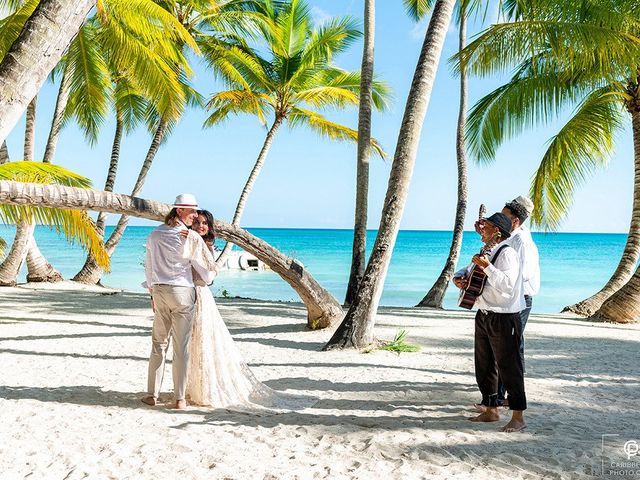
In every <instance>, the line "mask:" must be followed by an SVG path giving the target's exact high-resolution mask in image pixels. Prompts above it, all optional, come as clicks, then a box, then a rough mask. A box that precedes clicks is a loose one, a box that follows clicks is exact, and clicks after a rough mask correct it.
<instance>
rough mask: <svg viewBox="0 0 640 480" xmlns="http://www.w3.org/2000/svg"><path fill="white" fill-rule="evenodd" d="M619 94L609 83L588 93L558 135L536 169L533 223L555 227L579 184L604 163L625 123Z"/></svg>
mask: <svg viewBox="0 0 640 480" xmlns="http://www.w3.org/2000/svg"><path fill="white" fill-rule="evenodd" d="M623 121H624V117H623V110H622V102H621V97H620V94H619V93H617V92H616V89H615V88H614V87H613V86H607V87H605V88H602V89H599V90H596V91H594V92H593V93H591V94H590V95H588V96H587V97H586V98H585V100H584V101H583V102H582V104H581V105H580V106H579V107H578V109H577V111H576V113H575V115H573V117H572V118H571V119H570V120H569V121H568V122H567V123H566V124H565V125H564V126H563V127H562V129H561V130H560V132H558V134H557V135H555V136H554V137H553V138H552V139H551V141H550V143H549V148H548V149H547V151H546V153H545V155H544V157H543V159H542V161H541V162H540V166H539V167H538V170H537V171H536V174H535V176H534V179H533V183H532V186H531V192H530V193H531V198H532V200H533V202H534V204H535V205H536V209H535V210H534V212H533V215H532V217H531V222H532V224H533V225H538V226H542V227H544V228H546V229H555V228H557V227H558V225H559V223H560V222H561V220H562V219H563V218H564V216H565V215H566V213H567V211H568V209H569V208H570V206H571V204H572V200H573V192H574V191H575V189H576V187H577V186H578V185H580V184H582V183H583V182H584V180H585V179H586V178H587V176H588V175H589V174H591V173H592V172H593V170H594V169H597V168H602V167H605V166H606V165H607V163H608V160H609V157H610V155H611V153H612V152H613V148H614V133H615V131H616V130H618V129H620V128H621V127H622V125H623Z"/></svg>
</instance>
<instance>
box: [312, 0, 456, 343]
mask: <svg viewBox="0 0 640 480" xmlns="http://www.w3.org/2000/svg"><path fill="white" fill-rule="evenodd" d="M454 3H455V0H437V1H436V4H435V6H434V8H433V13H432V15H431V19H430V21H429V27H428V29H427V33H426V35H425V39H424V43H423V44H422V51H421V52H420V57H419V59H418V64H417V65H416V71H415V74H414V77H413V82H412V84H411V89H410V91H409V95H408V97H407V104H406V106H405V111H404V117H403V119H402V125H401V126H400V132H399V134H398V142H397V145H396V151H395V154H394V158H393V164H392V166H391V173H390V177H389V185H388V187H387V194H386V196H385V200H384V206H383V209H382V216H381V219H380V226H379V228H378V235H377V236H376V240H375V243H374V245H373V251H372V252H371V256H370V257H369V262H368V264H367V268H366V270H365V274H364V277H363V278H362V281H361V283H360V287H359V288H358V292H357V294H356V298H355V300H354V302H353V303H352V304H351V307H350V308H349V311H348V312H347V314H346V316H345V317H344V319H343V321H342V323H341V324H340V326H339V327H338V329H337V330H336V331H335V333H334V334H333V336H332V337H331V339H330V340H329V342H328V343H327V344H326V345H325V347H324V349H325V350H331V349H334V348H363V347H366V346H368V345H371V344H372V343H373V342H374V336H373V326H374V323H375V315H376V312H377V309H378V305H379V303H380V297H381V295H382V288H383V286H384V280H385V278H386V274H387V269H388V267H389V262H390V260H391V254H392V252H393V247H394V245H395V241H396V238H397V236H398V230H399V228H400V220H401V219H402V213H403V211H404V206H405V203H406V199H407V194H408V190H409V184H410V183H411V176H412V174H413V167H414V165H415V160H416V154H417V150H418V143H419V141H420V134H421V132H422V126H423V123H424V118H425V115H426V112H427V108H428V106H429V100H430V98H431V90H432V87H433V83H434V81H435V76H436V70H437V68H438V64H439V62H440V55H441V53H442V47H443V45H444V40H445V36H446V33H447V29H448V27H449V23H450V21H451V14H452V11H453V5H454Z"/></svg>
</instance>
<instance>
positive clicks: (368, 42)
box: [344, 0, 376, 307]
mask: <svg viewBox="0 0 640 480" xmlns="http://www.w3.org/2000/svg"><path fill="white" fill-rule="evenodd" d="M375 17H376V15H375V0H365V3H364V46H363V50H362V67H361V70H360V71H361V73H360V105H359V113H358V161H357V169H356V212H355V221H354V226H353V249H352V253H351V273H350V274H349V284H348V285H347V294H346V295H345V299H344V304H345V306H347V307H348V306H349V305H351V303H352V302H353V299H354V298H355V296H356V292H357V290H358V285H360V280H361V279H362V276H363V275H364V265H365V258H366V247H367V210H368V200H369V156H370V152H371V93H372V85H371V84H372V81H373V61H374V45H375V21H376V19H375Z"/></svg>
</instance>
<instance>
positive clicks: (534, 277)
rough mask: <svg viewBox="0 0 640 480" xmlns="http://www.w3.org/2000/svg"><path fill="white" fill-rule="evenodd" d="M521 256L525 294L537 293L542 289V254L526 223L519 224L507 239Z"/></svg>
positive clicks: (508, 243)
mask: <svg viewBox="0 0 640 480" xmlns="http://www.w3.org/2000/svg"><path fill="white" fill-rule="evenodd" d="M504 243H506V244H507V245H511V247H513V249H514V250H515V251H516V252H517V253H518V256H519V257H520V268H521V269H522V283H523V285H524V294H525V295H531V296H533V295H536V294H537V293H538V292H539V291H540V256H539V254H538V247H536V244H535V243H534V241H533V238H532V237H531V231H530V230H529V229H528V228H527V227H526V226H524V225H521V226H519V227H518V228H516V229H515V230H514V231H513V232H511V236H510V237H509V238H507V239H506V240H505V242H504Z"/></svg>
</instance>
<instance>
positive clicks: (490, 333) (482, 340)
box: [474, 310, 527, 410]
mask: <svg viewBox="0 0 640 480" xmlns="http://www.w3.org/2000/svg"><path fill="white" fill-rule="evenodd" d="M520 322H521V320H520V312H517V313H495V312H488V311H486V310H478V313H476V328H475V339H474V349H475V367H476V382H477V383H478V387H479V388H480V393H482V404H483V405H485V406H488V407H497V406H499V404H498V375H500V379H501V380H502V382H503V383H504V386H505V388H506V390H507V392H508V394H509V396H508V400H509V408H510V409H511V410H526V408H527V398H526V394H525V391H524V365H523V362H522V357H521V356H520V344H521V337H522V331H521V323H520Z"/></svg>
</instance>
